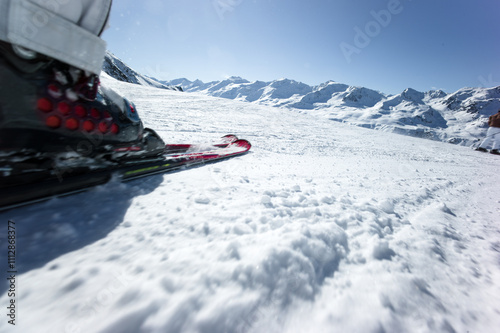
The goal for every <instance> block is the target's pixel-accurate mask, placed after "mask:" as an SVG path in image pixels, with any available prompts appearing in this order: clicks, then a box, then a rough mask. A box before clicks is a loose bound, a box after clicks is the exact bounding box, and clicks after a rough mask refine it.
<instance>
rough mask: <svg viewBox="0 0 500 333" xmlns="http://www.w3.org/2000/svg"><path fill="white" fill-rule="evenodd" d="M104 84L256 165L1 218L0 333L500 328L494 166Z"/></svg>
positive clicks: (342, 130) (182, 175)
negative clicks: (244, 147)
mask: <svg viewBox="0 0 500 333" xmlns="http://www.w3.org/2000/svg"><path fill="white" fill-rule="evenodd" d="M104 82H105V83H106V84H108V85H110V86H112V87H113V88H115V89H116V90H118V91H119V92H120V93H122V94H124V95H125V96H126V97H127V98H128V99H129V100H131V101H134V103H135V104H136V105H137V108H138V110H139V112H140V114H141V116H142V118H143V120H144V122H145V124H146V126H149V127H152V128H154V129H156V130H157V131H158V133H159V134H160V135H161V136H162V137H163V138H164V139H165V140H166V141H167V142H172V143H177V142H187V143H193V142H199V143H204V142H206V141H211V140H214V139H216V138H217V137H219V136H222V135H224V134H228V133H234V134H237V135H238V136H239V137H241V138H246V139H248V140H249V141H250V142H251V143H252V144H253V148H252V150H251V152H250V153H249V154H247V155H245V156H242V157H237V158H233V159H230V160H227V161H224V162H220V163H215V164H209V165H205V166H202V167H197V168H192V169H188V170H182V171H180V172H175V173H170V174H166V175H159V176H151V177H149V178H145V179H142V180H139V181H134V182H130V183H126V184H121V183H119V182H111V183H109V184H106V185H104V186H99V187H97V188H95V189H93V190H90V191H88V192H86V193H82V194H78V195H74V196H71V197H66V198H59V199H53V200H50V201H48V202H45V203H40V204H36V205H32V206H30V207H25V208H21V209H16V210H11V211H8V212H3V213H0V220H2V221H5V222H6V221H7V220H9V219H11V220H15V221H16V222H17V238H18V239H17V243H18V263H19V268H18V269H19V271H20V272H22V273H21V274H20V275H19V276H18V281H19V282H18V292H19V294H18V298H17V301H18V305H19V307H18V318H17V325H16V327H15V328H13V327H12V326H11V325H9V324H8V323H7V320H6V319H5V315H4V319H3V320H2V321H0V331H2V332H9V331H19V332H20V331H22V332H131V333H132V332H214V333H215V332H334V331H335V332H336V331H339V332H468V331H470V332H492V331H494V330H495V328H498V327H500V237H499V236H500V226H499V224H498V222H499V219H498V216H499V215H500V188H499V186H498V184H499V183H500V182H499V180H500V177H499V174H498V166H499V165H500V159H498V157H497V156H492V155H489V154H480V153H478V152H475V151H472V150H471V149H468V148H464V147H459V146H455V145H451V144H445V143H440V142H434V141H427V140H422V139H416V138H411V137H405V136H399V135H395V134H390V133H383V132H377V131H373V130H368V129H363V128H358V127H351V126H348V125H345V124H341V123H337V122H333V121H325V120H324V119H323V118H321V117H316V116H314V114H313V113H309V114H303V113H299V112H296V111H290V110H286V109H280V108H275V107H266V106H261V105H254V104H249V103H243V102H235V101H230V100H226V99H218V98H212V97H207V96H203V95H197V94H194V93H180V92H172V91H165V90H159V89H154V88H144V87H140V86H136V85H130V84H125V83H119V82H116V81H113V80H111V79H109V78H104ZM5 228H6V227H5ZM2 235H3V236H2V238H1V240H0V246H1V247H2V248H4V249H5V248H6V238H5V233H2ZM5 256H6V251H1V252H0V262H2V263H6V261H7V258H6V257H5ZM6 290H7V285H6V284H4V287H3V289H2V293H1V298H0V304H3V305H4V306H5V305H6V304H8V302H9V299H8V298H7V295H6V294H7V293H6ZM4 309H5V308H4Z"/></svg>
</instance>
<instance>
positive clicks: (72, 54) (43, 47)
mask: <svg viewBox="0 0 500 333" xmlns="http://www.w3.org/2000/svg"><path fill="white" fill-rule="evenodd" d="M111 2H112V0H0V40H2V41H4V42H7V43H11V44H15V45H17V46H20V47H23V48H25V49H29V50H31V51H35V52H37V53H40V54H43V55H45V56H49V57H51V58H55V59H57V60H60V61H62V62H65V63H67V64H70V65H72V66H74V67H77V68H80V69H83V70H86V71H89V72H91V73H93V74H99V73H100V72H101V66H102V62H103V60H104V55H105V52H106V43H105V42H104V41H103V40H102V39H101V38H100V37H99V36H100V35H101V33H102V32H103V30H104V28H105V27H106V24H107V21H108V17H109V12H110V9H111Z"/></svg>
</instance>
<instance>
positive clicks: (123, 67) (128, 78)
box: [102, 51, 180, 90]
mask: <svg viewBox="0 0 500 333" xmlns="http://www.w3.org/2000/svg"><path fill="white" fill-rule="evenodd" d="M102 70H103V72H104V73H106V74H108V75H110V76H111V77H113V78H115V79H116V80H118V81H122V82H128V83H133V84H139V85H143V86H146V87H155V88H161V89H170V90H180V88H179V87H178V86H175V85H167V84H163V83H160V82H158V81H157V80H155V79H152V78H149V77H147V76H144V75H142V74H140V73H138V72H136V71H135V70H133V69H132V68H130V67H129V66H128V65H127V64H125V63H124V62H123V61H122V60H120V59H119V58H118V57H116V56H115V55H114V54H113V53H111V52H109V51H106V56H105V58H104V63H103V65H102Z"/></svg>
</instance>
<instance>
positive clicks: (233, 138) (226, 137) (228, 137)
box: [221, 134, 238, 143]
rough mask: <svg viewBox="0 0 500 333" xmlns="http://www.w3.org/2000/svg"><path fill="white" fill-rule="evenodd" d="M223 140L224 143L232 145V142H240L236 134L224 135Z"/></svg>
mask: <svg viewBox="0 0 500 333" xmlns="http://www.w3.org/2000/svg"><path fill="white" fill-rule="evenodd" d="M221 139H222V141H224V142H228V143H230V142H234V141H236V140H238V137H237V136H236V135H234V134H227V135H224V136H223V137H222V138H221Z"/></svg>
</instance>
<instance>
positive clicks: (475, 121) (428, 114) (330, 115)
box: [163, 77, 500, 145]
mask: <svg viewBox="0 0 500 333" xmlns="http://www.w3.org/2000/svg"><path fill="white" fill-rule="evenodd" d="M163 83H165V84H167V85H178V86H181V87H182V88H183V89H184V91H187V92H198V93H203V94H206V95H210V96H215V97H222V98H229V99H234V100H239V101H245V102H252V103H258V104H264V105H269V106H277V107H287V108H293V109H299V110H304V111H309V112H315V113H319V114H322V115H323V116H324V117H325V118H327V119H330V120H335V121H341V122H345V123H349V124H354V125H358V126H362V127H367V128H373V129H378V130H383V131H389V132H395V133H400V134H406V135H411V136H417V137H423V138H428V139H433V140H440V141H446V142H450V143H456V144H462V145H471V144H473V143H475V142H477V141H478V140H479V139H480V138H482V137H483V136H484V134H485V132H486V128H487V117H488V116H490V115H492V114H494V113H496V112H497V110H498V109H499V108H500V87H495V88H464V89H460V90H459V91H457V92H455V93H452V94H447V93H445V92H444V91H441V90H432V91H428V92H425V93H423V92H419V91H416V90H414V89H411V88H408V89H406V90H404V91H403V92H401V93H400V94H397V95H387V94H384V93H381V92H378V91H375V90H372V89H368V88H365V87H354V86H349V85H346V84H342V83H338V82H334V81H328V82H326V83H323V84H320V85H318V86H309V85H307V84H304V83H301V82H297V81H293V80H289V79H280V80H275V81H272V82H262V81H255V82H249V81H247V80H245V79H242V78H240V77H230V78H228V79H226V80H222V81H213V82H208V83H203V82H202V81H200V80H196V81H190V80H188V79H185V78H183V79H177V80H173V81H165V82H163Z"/></svg>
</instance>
